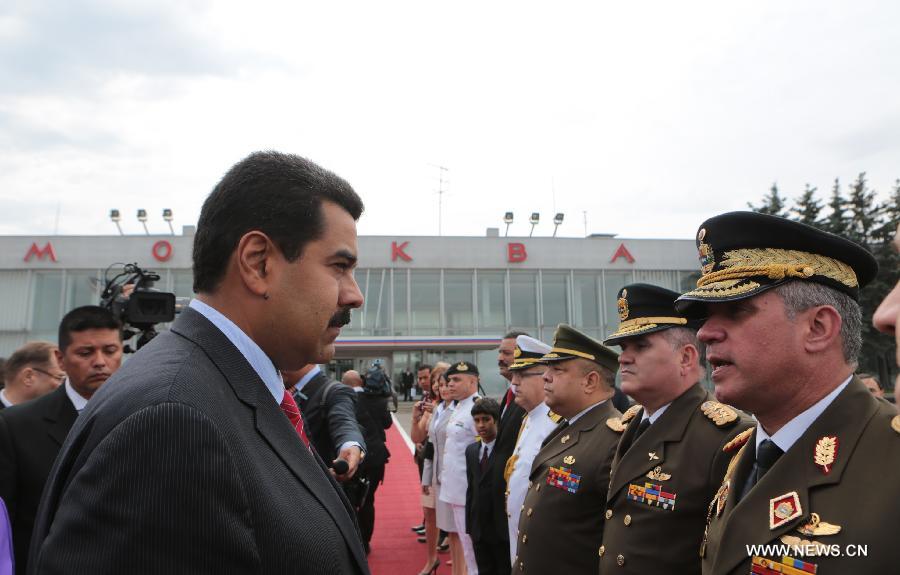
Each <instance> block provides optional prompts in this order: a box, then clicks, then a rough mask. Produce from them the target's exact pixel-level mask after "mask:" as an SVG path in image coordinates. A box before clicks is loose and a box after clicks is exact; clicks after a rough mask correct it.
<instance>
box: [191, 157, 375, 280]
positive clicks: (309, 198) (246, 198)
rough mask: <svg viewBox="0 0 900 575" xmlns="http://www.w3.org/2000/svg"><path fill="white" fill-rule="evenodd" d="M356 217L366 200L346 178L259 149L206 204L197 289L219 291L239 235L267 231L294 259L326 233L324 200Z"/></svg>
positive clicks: (198, 239) (198, 237)
mask: <svg viewBox="0 0 900 575" xmlns="http://www.w3.org/2000/svg"><path fill="white" fill-rule="evenodd" d="M323 201H330V202H334V203H335V204H337V205H339V206H340V207H341V208H343V209H344V210H346V211H347V212H348V213H349V214H350V215H351V216H353V219H354V220H358V219H359V216H360V215H362V212H363V202H362V200H361V199H360V198H359V196H358V195H356V192H354V191H353V188H352V187H350V184H348V183H347V182H346V181H344V180H343V179H342V178H340V177H339V176H337V175H335V174H333V173H332V172H329V171H328V170H326V169H324V168H322V167H320V166H318V165H316V164H314V163H313V162H311V161H309V160H307V159H306V158H302V157H300V156H295V155H291V154H282V153H279V152H272V151H269V152H255V153H253V154H250V155H249V156H247V157H246V158H244V159H243V160H241V161H240V162H238V163H237V164H235V165H234V166H233V167H232V168H231V169H230V170H228V173H227V174H225V176H224V177H223V178H222V180H221V181H220V182H219V183H218V184H217V185H216V187H215V188H214V189H213V191H212V192H211V193H210V194H209V196H208V197H207V198H206V201H205V202H203V208H202V209H201V211H200V219H199V220H198V221H197V232H196V234H195V235H194V292H196V293H200V292H207V293H211V292H214V291H215V290H216V288H217V287H218V285H219V283H220V282H221V281H222V278H223V277H224V276H225V270H226V268H227V265H228V260H229V258H231V254H232V253H234V250H235V248H237V245H238V242H239V241H240V239H241V237H242V236H243V235H244V234H246V233H247V232H250V231H253V230H258V231H260V232H262V233H264V234H266V235H267V236H268V237H269V238H270V239H271V240H272V241H273V242H274V243H275V245H276V246H278V249H279V250H281V253H282V254H283V255H284V257H285V259H287V260H288V261H290V262H292V261H295V260H296V259H297V258H298V257H300V255H301V254H302V253H303V248H304V246H306V244H307V243H309V242H311V241H314V240H316V239H318V238H320V237H321V236H322V233H323V232H324V228H323V225H324V222H323V218H322V202H323Z"/></svg>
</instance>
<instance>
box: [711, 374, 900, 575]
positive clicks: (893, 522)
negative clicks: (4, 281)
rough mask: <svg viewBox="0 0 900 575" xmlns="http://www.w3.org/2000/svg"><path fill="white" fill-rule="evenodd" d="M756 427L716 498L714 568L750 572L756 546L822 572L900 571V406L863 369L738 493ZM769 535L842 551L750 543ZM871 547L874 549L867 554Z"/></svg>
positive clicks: (748, 464) (773, 540)
mask: <svg viewBox="0 0 900 575" xmlns="http://www.w3.org/2000/svg"><path fill="white" fill-rule="evenodd" d="M755 435H756V431H755V430H754V431H753V432H752V433H751V434H747V442H746V443H745V444H744V446H743V447H741V448H740V449H739V450H734V452H735V456H734V458H733V466H731V464H730V466H729V469H728V472H727V473H726V477H725V480H724V481H723V483H722V486H721V488H720V490H719V495H718V496H717V498H716V500H714V501H713V503H712V504H711V506H710V524H709V528H708V533H707V538H706V543H705V545H704V546H703V548H702V553H703V573H704V574H706V575H711V574H716V575H719V574H726V573H727V574H731V573H735V574H737V573H740V574H741V575H743V574H745V573H749V572H750V570H751V564H752V561H753V557H754V556H757V557H762V558H763V559H768V560H773V561H774V562H775V563H782V562H783V557H784V556H787V557H789V558H791V559H799V560H802V561H806V562H808V563H811V564H814V565H816V566H817V568H818V569H817V573H818V574H819V575H830V574H834V573H842V574H843V573H853V574H854V575H864V574H868V573H898V572H900V529H898V527H900V417H898V416H897V412H896V411H895V408H894V406H892V405H891V404H889V403H887V402H885V401H883V400H878V399H876V398H874V397H873V396H872V395H871V394H870V393H869V391H868V390H867V389H866V387H865V386H864V385H863V384H862V383H861V382H860V381H859V380H858V379H857V378H855V377H854V378H853V380H852V381H851V382H850V383H849V384H848V385H847V387H846V388H845V389H844V390H843V391H842V392H841V393H840V394H839V395H838V396H837V397H836V398H835V399H834V401H833V402H832V403H831V405H829V406H828V407H827V408H826V409H825V411H824V412H822V415H820V416H819V417H818V419H816V420H815V421H813V423H812V425H810V426H809V428H808V429H807V430H806V432H805V433H803V435H801V436H800V439H798V440H797V442H796V443H795V444H794V445H792V446H791V448H790V449H788V451H787V452H786V453H785V454H784V455H782V456H781V458H780V459H778V461H777V462H776V463H775V464H774V465H773V466H772V467H771V469H770V470H769V471H768V473H766V475H764V476H763V478H762V479H761V480H760V481H759V483H757V484H756V485H755V486H754V487H753V488H752V489H751V490H750V491H749V493H747V495H746V496H745V497H744V498H743V499H741V500H740V502H737V500H736V499H737V497H738V493H739V491H740V489H741V486H743V485H744V482H745V481H746V478H747V477H748V475H749V473H750V470H751V468H752V466H753V462H754V459H755V451H756V450H755V446H756V438H755ZM813 514H815V516H814V515H813ZM836 529H838V531H837V532H835V530H836ZM769 543H772V544H780V543H787V544H800V545H802V546H803V549H804V550H807V549H810V548H813V547H818V546H819V545H822V546H826V547H825V549H827V550H828V551H829V552H830V553H834V552H839V553H841V555H840V556H835V555H834V554H832V555H830V556H825V555H820V556H815V557H810V556H807V557H805V558H804V557H803V556H802V555H801V554H800V553H797V552H796V550H793V551H791V552H788V553H784V552H781V553H762V552H760V550H758V549H756V550H754V549H748V546H749V545H757V544H769ZM848 545H849V546H850V547H847V546H848ZM857 546H865V547H862V548H859V547H857ZM863 550H864V552H865V553H866V555H867V556H865V557H861V556H859V555H861V551H863ZM757 562H762V559H759V558H758V559H757ZM763 572H764V571H763Z"/></svg>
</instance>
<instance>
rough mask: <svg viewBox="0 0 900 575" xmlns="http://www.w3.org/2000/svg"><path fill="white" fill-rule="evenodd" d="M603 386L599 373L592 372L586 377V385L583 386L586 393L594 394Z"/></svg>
mask: <svg viewBox="0 0 900 575" xmlns="http://www.w3.org/2000/svg"><path fill="white" fill-rule="evenodd" d="M601 385H603V381H602V378H601V377H600V374H599V373H598V372H597V371H595V370H591V371H589V372H587V374H586V375H585V376H584V385H583V386H582V388H583V389H584V393H586V394H591V393H594V392H596V391H597V390H598V389H600V386H601Z"/></svg>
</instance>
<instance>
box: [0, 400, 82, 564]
mask: <svg viewBox="0 0 900 575" xmlns="http://www.w3.org/2000/svg"><path fill="white" fill-rule="evenodd" d="M76 417H78V413H77V412H76V411H75V407H74V406H73V405H72V402H71V401H70V400H69V397H68V396H67V395H66V388H65V386H62V385H61V386H59V387H58V388H57V389H56V390H55V391H52V392H50V393H48V394H47V395H44V396H42V397H39V398H37V399H33V400H31V401H26V402H25V403H20V404H19V405H14V406H12V407H10V408H9V409H4V410H3V412H2V414H0V498H3V501H4V502H5V503H6V507H7V508H8V509H9V519H10V522H11V523H12V527H13V544H14V546H15V554H16V572H17V573H25V569H26V566H27V564H28V561H27V560H28V546H29V544H30V543H31V530H32V529H33V528H34V518H35V514H36V513H37V510H38V504H39V503H40V501H41V491H42V490H43V489H44V483H45V482H46V481H47V476H48V475H50V468H51V467H53V461H54V460H55V459H56V454H57V453H59V448H60V447H61V446H62V444H63V441H65V439H66V435H67V434H68V433H69V429H71V428H72V424H73V423H75V418H76Z"/></svg>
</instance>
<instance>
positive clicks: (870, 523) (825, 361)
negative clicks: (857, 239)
mask: <svg viewBox="0 0 900 575" xmlns="http://www.w3.org/2000/svg"><path fill="white" fill-rule="evenodd" d="M697 245H698V249H699V251H700V262H701V269H702V272H703V275H702V276H701V278H700V280H698V282H697V289H695V290H692V291H690V292H688V293H686V294H684V295H682V296H681V297H680V298H679V300H678V304H676V305H680V306H681V309H682V310H683V311H685V312H686V313H688V314H692V315H693V314H696V315H701V316H705V317H706V318H707V319H706V322H705V323H704V325H703V327H701V328H700V330H699V332H698V337H699V338H700V341H701V342H702V343H704V344H705V345H706V346H707V359H708V361H709V363H710V365H711V366H712V379H713V383H714V384H715V386H716V397H717V398H718V399H719V400H720V401H723V402H726V403H730V404H733V405H735V406H736V407H739V408H741V409H745V410H747V411H749V412H751V413H753V414H754V415H755V416H756V419H757V421H758V424H757V425H756V427H755V428H754V429H753V431H751V432H750V433H748V434H745V435H742V436H739V437H738V438H736V440H735V441H733V442H731V443H730V444H729V445H727V446H726V447H725V451H726V453H728V454H729V455H731V456H732V458H731V461H730V463H729V467H728V469H727V471H726V474H725V478H724V480H723V481H722V484H721V486H720V488H719V490H718V492H717V494H716V496H715V498H714V500H713V501H712V503H711V504H710V508H709V512H708V513H709V526H708V531H707V535H706V540H705V542H704V544H703V545H702V546H701V550H700V553H701V556H702V560H703V572H704V573H706V574H726V573H729V574H730V573H741V574H743V573H748V572H750V570H751V569H753V570H754V573H782V572H791V573H793V572H796V570H797V569H799V570H800V572H803V573H806V572H818V573H820V574H821V573H825V574H827V573H854V574H867V573H891V572H895V571H896V570H897V565H898V564H900V548H898V546H897V542H896V531H895V530H893V529H891V528H890V526H892V525H896V524H897V517H898V515H900V433H898V431H900V425H897V423H896V422H897V421H898V420H896V419H895V418H896V411H895V410H894V408H893V406H891V405H889V404H887V403H886V402H883V401H880V400H878V399H877V398H875V397H872V394H871V393H869V390H867V389H866V388H865V386H864V385H863V384H862V383H861V382H860V381H858V379H857V378H855V377H853V372H854V367H855V365H856V361H857V356H858V354H859V349H860V345H861V335H860V327H861V313H860V309H859V305H858V304H857V299H858V295H859V290H860V289H861V288H862V287H863V286H865V285H866V284H867V283H869V281H871V280H872V278H873V277H874V276H875V273H876V271H877V264H876V262H875V259H874V258H873V257H872V255H871V254H870V253H869V252H868V251H867V250H865V249H864V248H862V247H860V246H858V245H856V244H854V243H852V242H850V241H848V240H846V239H844V238H842V237H838V236H835V235H832V234H829V233H826V232H822V231H820V230H817V229H815V228H811V227H809V226H805V225H803V224H800V223H796V222H791V221H789V220H785V219H783V218H779V217H775V216H767V215H763V214H756V213H740V212H735V213H729V214H724V215H721V216H716V217H714V218H711V219H709V220H707V221H706V222H704V223H703V225H701V226H700V230H699V232H698V234H697ZM766 544H777V545H784V547H780V548H768V549H765V548H760V547H753V546H756V545H766ZM857 545H860V546H865V547H864V548H859V547H856V546H857ZM860 549H864V551H865V556H859V555H860V553H859V550H860ZM822 550H827V553H825V552H823V551H822ZM789 568H794V569H795V571H788V569H789Z"/></svg>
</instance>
